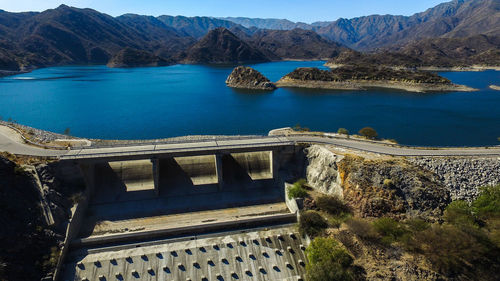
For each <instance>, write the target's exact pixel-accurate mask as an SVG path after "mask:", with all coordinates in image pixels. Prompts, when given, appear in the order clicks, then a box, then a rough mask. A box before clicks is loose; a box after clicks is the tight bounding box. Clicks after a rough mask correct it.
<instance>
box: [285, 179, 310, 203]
mask: <svg viewBox="0 0 500 281" xmlns="http://www.w3.org/2000/svg"><path fill="white" fill-rule="evenodd" d="M305 184H306V180H305V179H300V180H298V181H296V182H295V183H294V184H293V185H292V186H290V187H289V188H288V190H287V191H288V199H292V198H304V197H306V196H307V190H306V189H305V187H304V186H305Z"/></svg>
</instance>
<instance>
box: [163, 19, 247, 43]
mask: <svg viewBox="0 0 500 281" xmlns="http://www.w3.org/2000/svg"><path fill="white" fill-rule="evenodd" d="M158 20H160V21H161V22H163V23H164V24H165V25H167V26H170V27H172V28H175V29H176V30H177V31H180V32H182V33H184V34H186V35H189V36H191V37H194V38H202V37H203V36H205V35H206V34H207V33H208V32H209V31H210V30H212V29H216V28H219V27H224V28H227V29H231V28H236V27H237V28H241V29H244V30H246V31H247V32H249V31H248V30H247V29H246V28H244V27H243V26H241V25H239V24H237V23H234V22H232V21H227V20H223V19H215V18H211V17H184V16H175V17H174V16H166V15H165V16H159V17H158Z"/></svg>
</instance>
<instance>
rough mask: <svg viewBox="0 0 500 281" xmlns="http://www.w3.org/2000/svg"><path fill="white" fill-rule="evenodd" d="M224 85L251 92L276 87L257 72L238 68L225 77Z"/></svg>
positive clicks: (246, 68)
mask: <svg viewBox="0 0 500 281" xmlns="http://www.w3.org/2000/svg"><path fill="white" fill-rule="evenodd" d="M226 84H227V86H229V87H233V88H240V89H253V90H270V91H272V90H274V89H276V85H274V83H272V82H271V81H270V80H269V79H267V78H266V77H265V76H264V75H262V74H261V73H260V72H258V71H257V70H255V69H253V68H251V67H246V66H238V67H236V68H235V69H233V72H231V74H230V75H229V76H228V77H227V79H226Z"/></svg>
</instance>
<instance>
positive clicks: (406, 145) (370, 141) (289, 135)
mask: <svg viewBox="0 0 500 281" xmlns="http://www.w3.org/2000/svg"><path fill="white" fill-rule="evenodd" d="M327 134H329V133H325V134H315V133H311V134H304V133H293V134H282V135H273V136H276V137H280V136H283V137H293V136H304V137H322V138H329V139H338V140H349V141H356V142H361V143H363V142H364V143H373V144H379V145H385V146H391V147H396V148H409V149H427V150H432V149H436V150H438V149H457V148H467V149H482V148H483V149H491V148H499V149H500V145H488V146H469V147H463V146H428V147H426V146H421V145H411V144H399V143H387V142H382V141H377V140H370V139H360V138H355V137H342V136H333V135H327Z"/></svg>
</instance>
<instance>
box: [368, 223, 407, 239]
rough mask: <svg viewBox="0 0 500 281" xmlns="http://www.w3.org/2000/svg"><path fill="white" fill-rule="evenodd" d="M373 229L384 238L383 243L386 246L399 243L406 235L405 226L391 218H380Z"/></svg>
mask: <svg viewBox="0 0 500 281" xmlns="http://www.w3.org/2000/svg"><path fill="white" fill-rule="evenodd" d="M373 227H374V228H375V230H376V231H377V232H378V233H379V234H380V236H382V243H384V244H386V245H390V244H391V243H393V242H395V241H398V240H399V238H401V237H402V236H403V235H404V234H406V230H405V228H404V227H403V225H401V224H400V223H399V222H397V221H395V220H393V219H391V218H379V219H377V220H375V221H374V222H373Z"/></svg>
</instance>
